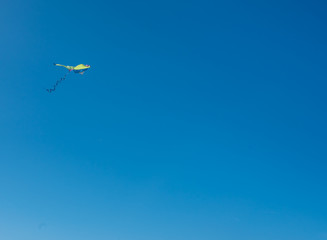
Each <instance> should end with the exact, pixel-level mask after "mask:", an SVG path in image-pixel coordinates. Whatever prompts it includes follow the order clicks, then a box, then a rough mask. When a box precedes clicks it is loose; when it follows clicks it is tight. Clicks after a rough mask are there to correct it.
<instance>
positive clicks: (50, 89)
mask: <svg viewBox="0 0 327 240" xmlns="http://www.w3.org/2000/svg"><path fill="white" fill-rule="evenodd" d="M66 77H67V73H66V74H65V75H64V77H62V78H60V80H57V82H56V83H55V84H54V85H53V87H52V88H48V89H46V90H47V91H48V93H51V92H53V91H55V90H56V87H57V86H58V84H59V83H61V82H62V81H64V80H65V79H66Z"/></svg>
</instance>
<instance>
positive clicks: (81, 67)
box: [46, 63, 91, 93]
mask: <svg viewBox="0 0 327 240" xmlns="http://www.w3.org/2000/svg"><path fill="white" fill-rule="evenodd" d="M53 65H55V66H59V67H64V68H66V69H68V70H69V72H71V71H74V73H79V74H81V75H83V74H84V73H85V71H86V70H88V69H89V68H90V67H91V66H90V65H84V64H79V65H77V66H76V67H73V66H66V65H61V64H56V63H54V64H53ZM66 77H67V73H66V74H65V75H64V77H62V78H60V80H57V82H56V83H55V84H54V85H53V88H49V89H46V90H47V91H48V92H49V93H51V92H53V91H55V90H56V87H57V86H58V84H59V83H60V82H62V81H64V80H65V79H66Z"/></svg>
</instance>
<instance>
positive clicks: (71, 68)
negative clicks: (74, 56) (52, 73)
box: [53, 63, 74, 71]
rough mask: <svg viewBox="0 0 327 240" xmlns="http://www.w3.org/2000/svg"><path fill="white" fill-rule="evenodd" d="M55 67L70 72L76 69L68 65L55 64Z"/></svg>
mask: <svg viewBox="0 0 327 240" xmlns="http://www.w3.org/2000/svg"><path fill="white" fill-rule="evenodd" d="M53 65H55V66H59V67H64V68H67V69H68V70H69V71H71V70H73V69H74V67H72V66H66V65H61V64H56V63H54V64H53Z"/></svg>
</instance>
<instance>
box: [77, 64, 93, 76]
mask: <svg viewBox="0 0 327 240" xmlns="http://www.w3.org/2000/svg"><path fill="white" fill-rule="evenodd" d="M89 68H90V65H84V64H79V65H77V66H76V67H74V69H73V70H74V73H79V74H83V73H84V72H85V71H86V70H87V69H89Z"/></svg>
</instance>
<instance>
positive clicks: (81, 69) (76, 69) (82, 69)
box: [53, 63, 91, 74]
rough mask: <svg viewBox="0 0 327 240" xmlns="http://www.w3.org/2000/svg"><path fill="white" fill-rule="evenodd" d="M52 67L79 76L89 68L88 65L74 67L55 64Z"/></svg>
mask: <svg viewBox="0 0 327 240" xmlns="http://www.w3.org/2000/svg"><path fill="white" fill-rule="evenodd" d="M53 65H55V66H59V67H64V68H67V69H68V70H69V71H70V72H71V71H74V73H79V74H84V72H85V71H86V70H87V69H89V68H90V67H91V66H90V65H84V64H79V65H77V66H76V67H73V66H66V65H61V64H56V63H54V64H53Z"/></svg>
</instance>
